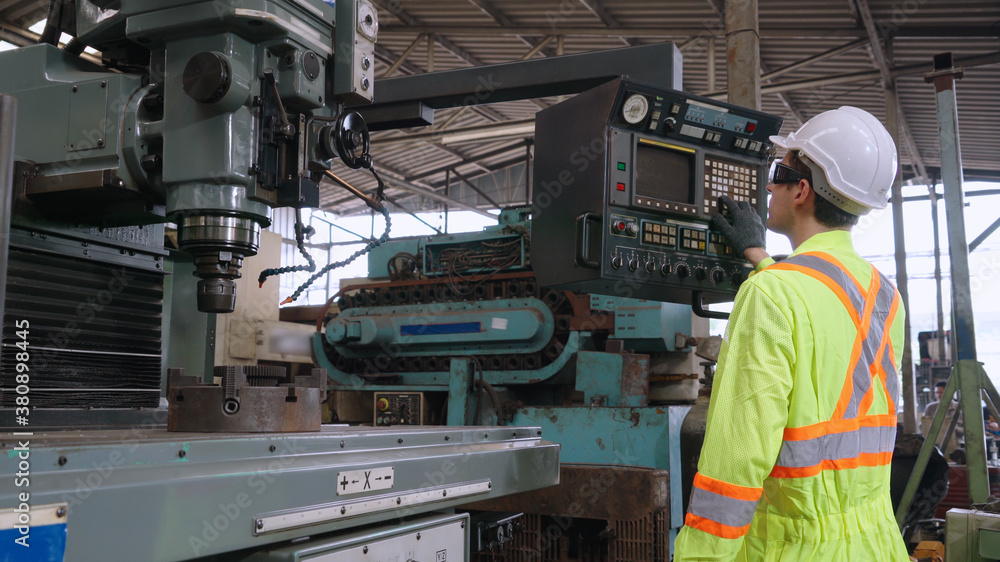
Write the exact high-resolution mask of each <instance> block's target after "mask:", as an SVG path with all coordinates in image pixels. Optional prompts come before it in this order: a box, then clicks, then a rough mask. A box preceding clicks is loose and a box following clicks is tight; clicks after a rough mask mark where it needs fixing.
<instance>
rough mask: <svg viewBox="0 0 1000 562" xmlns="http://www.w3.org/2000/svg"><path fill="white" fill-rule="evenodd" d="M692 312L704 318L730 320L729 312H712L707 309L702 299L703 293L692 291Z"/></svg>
mask: <svg viewBox="0 0 1000 562" xmlns="http://www.w3.org/2000/svg"><path fill="white" fill-rule="evenodd" d="M691 311H692V312H694V313H695V314H697V315H698V316H701V317H702V318H713V319H715V320H729V313H728V312H712V311H711V310H706V309H705V303H704V302H703V301H702V298H701V291H691Z"/></svg>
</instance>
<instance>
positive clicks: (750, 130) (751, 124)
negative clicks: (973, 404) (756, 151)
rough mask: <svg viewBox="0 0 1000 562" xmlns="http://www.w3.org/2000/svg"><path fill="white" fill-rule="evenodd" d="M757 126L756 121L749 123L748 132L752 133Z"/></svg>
mask: <svg viewBox="0 0 1000 562" xmlns="http://www.w3.org/2000/svg"><path fill="white" fill-rule="evenodd" d="M756 128H757V124H756V123H747V132H748V133H752V132H753V130H754V129H756Z"/></svg>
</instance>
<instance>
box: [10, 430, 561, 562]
mask: <svg viewBox="0 0 1000 562" xmlns="http://www.w3.org/2000/svg"><path fill="white" fill-rule="evenodd" d="M539 431H540V430H539V429H538V428H537V427H516V428H512V427H478V428H453V427H423V428H398V427H393V428H370V427H367V428H365V427H353V428H351V427H329V426H327V427H323V428H322V430H321V431H318V432H311V433H289V434H283V435H280V436H279V435H253V436H247V435H240V434H225V433H224V434H204V433H168V432H165V431H150V430H141V429H132V430H118V431H75V432H55V433H37V432H36V433H35V435H34V436H32V437H31V443H30V447H31V452H30V454H31V500H32V501H31V505H32V506H39V507H41V506H44V505H47V504H62V505H65V506H66V508H67V516H66V518H65V521H64V522H65V524H66V537H67V544H66V560H74V561H78V562H89V561H95V562H96V561H100V562H104V561H106V560H162V561H172V560H187V559H191V558H197V557H203V556H210V555H217V554H221V553H225V552H231V551H235V550H241V549H247V548H255V549H259V548H261V547H265V546H266V545H269V544H279V543H284V544H287V543H288V541H290V540H294V539H300V538H302V537H305V536H311V537H313V538H314V540H319V539H320V538H322V535H323V534H324V533H330V532H334V531H336V532H338V534H337V535H335V536H334V537H333V538H335V539H336V538H341V537H344V536H345V535H343V534H342V533H341V532H342V531H344V530H350V529H355V528H359V527H362V526H364V525H371V524H373V523H379V522H393V523H395V522H398V521H399V520H400V519H402V518H408V517H413V516H418V515H420V514H424V513H427V512H430V511H435V510H441V509H448V508H452V507H455V506H459V505H463V504H466V503H469V502H470V501H475V500H478V499H488V498H495V497H500V496H503V495H507V494H512V493H518V492H526V491H530V490H534V489H538V488H542V487H546V486H550V485H553V484H555V483H557V482H558V473H559V445H556V444H554V443H550V442H548V441H545V440H543V439H542V438H541V437H540V435H539ZM487 435H488V436H487ZM17 446H18V443H17V442H16V441H12V440H4V441H3V444H2V454H0V505H4V506H16V505H17V504H18V502H17V500H16V494H17V492H18V491H19V489H18V488H16V487H15V486H14V478H15V477H14V474H16V472H17V471H18V468H17V463H18V458H17V455H16V454H15V451H14V448H15V447H17ZM366 473H367V474H368V477H369V478H368V479H367V480H366ZM385 476H391V478H389V479H386V478H385ZM379 477H381V478H382V479H381V480H375V479H376V478H379ZM269 529H273V530H269ZM112 535H114V536H117V537H128V540H124V541H123V540H112ZM377 536H378V535H377V534H376V535H375V537H377ZM102 537H103V538H102ZM105 539H106V540H105ZM458 559H459V560H460V559H461V558H458ZM352 560H357V558H353V559H352Z"/></svg>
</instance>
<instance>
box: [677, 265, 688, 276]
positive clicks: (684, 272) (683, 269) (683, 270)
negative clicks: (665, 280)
mask: <svg viewBox="0 0 1000 562" xmlns="http://www.w3.org/2000/svg"><path fill="white" fill-rule="evenodd" d="M688 275H691V270H690V269H689V268H688V266H687V264H683V263H681V264H677V276H678V277H680V278H681V279H684V278H685V277H687V276H688Z"/></svg>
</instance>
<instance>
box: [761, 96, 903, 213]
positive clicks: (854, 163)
mask: <svg viewBox="0 0 1000 562" xmlns="http://www.w3.org/2000/svg"><path fill="white" fill-rule="evenodd" d="M771 142H773V143H774V144H776V145H778V146H780V147H782V148H785V149H788V150H795V151H798V152H799V154H800V155H802V156H805V157H806V158H805V159H804V160H805V162H806V164H815V165H816V166H819V168H820V169H821V170H822V172H823V175H824V176H825V178H818V177H816V174H813V188H814V189H815V190H816V192H817V193H818V194H819V195H821V196H823V197H824V198H825V199H827V200H829V201H830V202H831V203H833V204H834V205H836V206H837V207H839V208H840V209H843V210H844V211H846V212H848V213H851V214H853V215H863V214H865V213H867V212H868V211H870V210H872V209H884V208H885V206H886V203H887V202H888V199H889V189H890V188H892V182H893V180H894V179H895V178H896V145H895V144H894V143H893V142H892V136H890V135H889V131H887V130H886V129H885V127H884V126H883V125H882V123H881V122H879V120H878V119H876V118H875V116H874V115H872V114H871V113H868V112H867V111H865V110H863V109H858V108H857V107H851V106H849V105H845V106H842V107H840V108H839V109H833V110H830V111H825V112H823V113H820V114H819V115H817V116H815V117H813V118H812V119H810V120H809V121H807V122H806V123H805V124H804V125H802V126H801V127H799V130H797V131H795V132H794V133H792V134H790V135H788V136H787V137H780V136H772V137H771ZM810 167H813V166H810ZM824 179H825V181H823V180H824Z"/></svg>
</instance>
